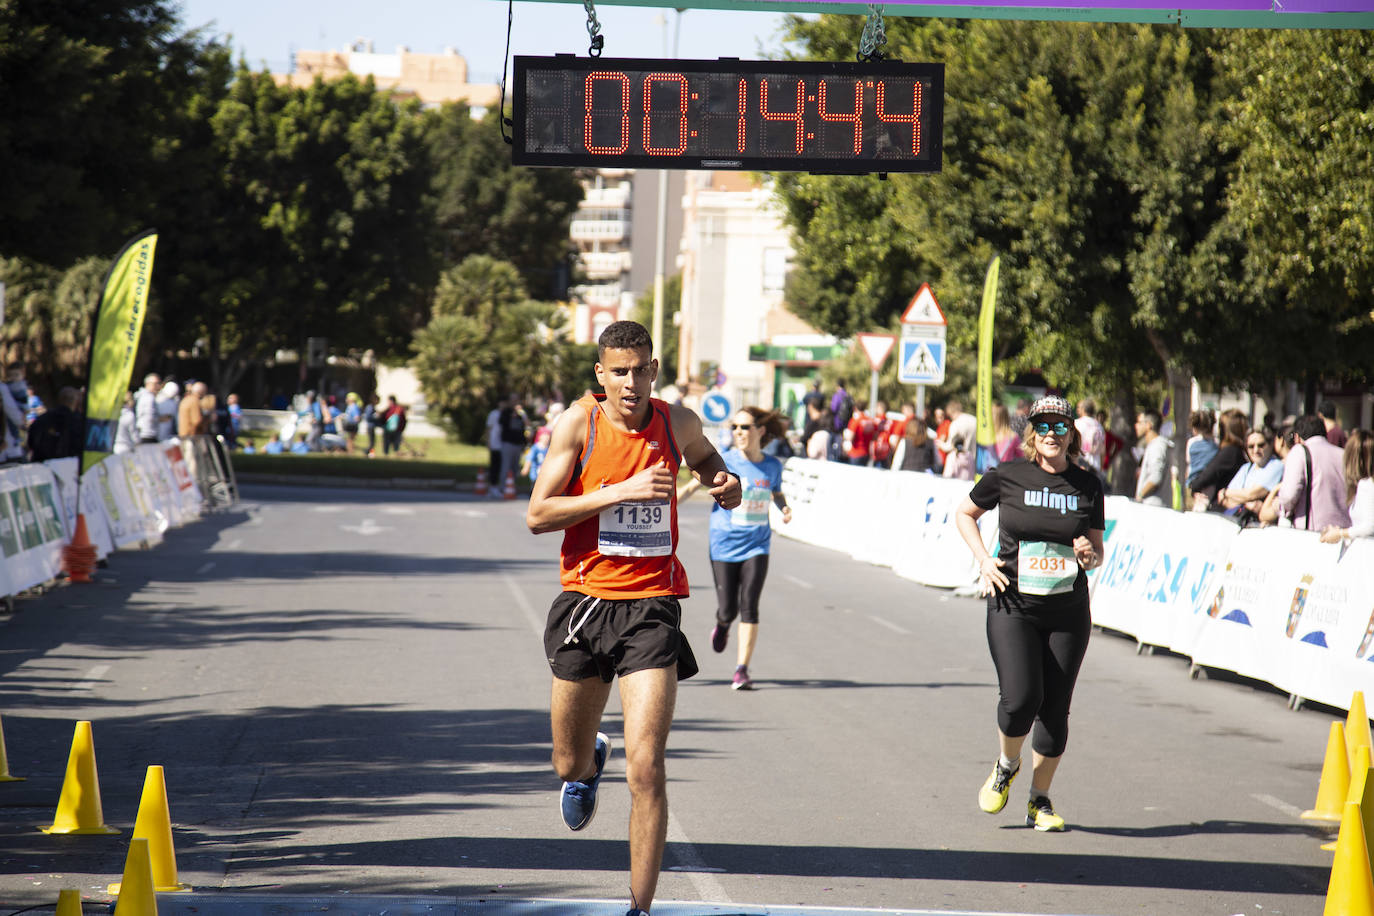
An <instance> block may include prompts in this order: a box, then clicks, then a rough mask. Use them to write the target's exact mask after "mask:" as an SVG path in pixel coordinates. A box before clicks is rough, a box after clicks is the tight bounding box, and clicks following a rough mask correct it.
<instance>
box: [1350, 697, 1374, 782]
mask: <svg viewBox="0 0 1374 916" xmlns="http://www.w3.org/2000/svg"><path fill="white" fill-rule="evenodd" d="M1372 744H1374V741H1371V740H1370V734H1369V716H1368V714H1366V713H1365V709H1364V691H1362V690H1356V691H1355V692H1354V694H1352V695H1351V697H1350V711H1349V712H1348V713H1346V716H1345V752H1346V753H1345V756H1346V757H1347V758H1349V760H1350V767H1351V770H1352V771H1353V770H1354V767H1355V748H1357V747H1359V746H1360V745H1364V746H1365V747H1369V746H1370V745H1372Z"/></svg>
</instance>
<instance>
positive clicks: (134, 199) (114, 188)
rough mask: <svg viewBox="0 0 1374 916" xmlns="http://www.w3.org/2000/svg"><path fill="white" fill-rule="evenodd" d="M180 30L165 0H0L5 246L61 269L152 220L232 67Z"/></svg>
mask: <svg viewBox="0 0 1374 916" xmlns="http://www.w3.org/2000/svg"><path fill="white" fill-rule="evenodd" d="M177 26H178V22H177V13H176V9H175V7H174V5H173V4H171V3H169V2H167V0H80V2H68V3H4V4H0V85H3V86H4V91H3V92H2V93H0V175H5V176H6V177H7V178H8V179H9V181H8V182H7V183H6V189H5V193H4V194H3V195H0V251H3V252H5V253H6V254H7V255H10V256H22V257H26V258H32V259H34V260H35V261H37V262H39V263H45V264H51V265H54V266H57V267H66V266H68V265H70V264H71V263H72V262H73V261H74V260H76V259H77V258H80V257H83V256H91V255H94V256H109V255H111V254H112V253H113V252H115V251H117V250H118V249H119V247H120V245H121V244H122V243H123V242H124V241H125V240H126V239H127V238H129V237H130V236H132V235H133V234H134V233H135V232H137V231H138V230H141V229H144V228H147V227H148V226H149V225H152V222H151V221H152V220H153V219H154V217H155V216H156V215H157V214H158V213H159V211H160V208H161V205H162V204H163V203H164V202H166V201H167V200H168V198H169V196H171V195H168V194H167V193H166V192H167V190H168V185H169V182H175V181H176V180H177V179H178V178H179V177H181V176H182V175H183V174H184V173H183V172H182V170H181V169H180V167H179V163H180V162H181V161H182V160H183V157H184V156H185V154H186V152H187V146H186V145H185V143H184V141H185V139H186V137H187V135H188V133H189V132H191V131H192V129H193V123H194V122H193V118H194V115H195V110H194V106H193V105H191V104H189V103H190V101H191V99H193V98H194V97H195V96H197V95H198V94H200V93H202V92H203V91H204V89H205V86H206V85H207V83H208V84H209V85H213V84H214V82H215V80H216V79H218V80H220V81H221V82H220V85H222V84H223V83H222V80H223V77H224V74H225V73H226V72H227V61H228V52H227V51H226V50H225V49H224V48H222V47H220V46H217V45H214V44H213V43H211V42H208V41H206V40H204V39H202V38H201V36H200V35H198V34H197V33H195V32H191V33H186V34H180V35H178V34H176V29H177Z"/></svg>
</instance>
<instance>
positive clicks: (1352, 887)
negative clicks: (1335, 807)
mask: <svg viewBox="0 0 1374 916" xmlns="http://www.w3.org/2000/svg"><path fill="white" fill-rule="evenodd" d="M1322 913H1323V914H1324V916H1374V876H1371V875H1370V871H1369V850H1368V848H1367V847H1366V845H1365V836H1364V821H1363V819H1362V818H1361V817H1360V806H1359V805H1357V804H1355V803H1354V802H1350V803H1348V804H1347V805H1346V806H1345V808H1344V810H1343V812H1342V815H1341V832H1340V836H1338V837H1337V838H1336V861H1335V862H1333V863H1332V865H1331V883H1330V884H1329V885H1327V888H1326V907H1325V909H1323V910H1322Z"/></svg>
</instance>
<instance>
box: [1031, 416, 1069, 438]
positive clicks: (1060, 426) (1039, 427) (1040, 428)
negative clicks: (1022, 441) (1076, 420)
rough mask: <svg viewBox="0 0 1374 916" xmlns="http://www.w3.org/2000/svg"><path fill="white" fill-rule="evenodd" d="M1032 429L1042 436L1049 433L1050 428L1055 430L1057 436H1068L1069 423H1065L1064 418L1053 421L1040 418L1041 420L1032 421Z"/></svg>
mask: <svg viewBox="0 0 1374 916" xmlns="http://www.w3.org/2000/svg"><path fill="white" fill-rule="evenodd" d="M1031 429H1033V430H1035V431H1036V432H1037V433H1039V434H1040V435H1042V436H1043V435H1046V434H1048V433H1049V431H1050V430H1054V434H1055V435H1056V436H1066V435H1068V433H1069V424H1067V423H1065V422H1064V421H1063V420H1056V421H1055V422H1053V423H1046V422H1045V421H1044V420H1040V421H1039V422H1036V423H1032V424H1031Z"/></svg>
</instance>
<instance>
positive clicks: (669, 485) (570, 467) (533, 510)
mask: <svg viewBox="0 0 1374 916" xmlns="http://www.w3.org/2000/svg"><path fill="white" fill-rule="evenodd" d="M586 426H587V412H586V410H585V409H583V408H581V407H578V406H576V405H574V406H572V407H569V408H568V409H567V410H566V411H565V412H564V413H563V416H561V417H559V419H558V423H557V424H556V425H555V426H554V428H553V437H552V439H551V440H550V441H549V453H548V455H546V456H545V458H544V464H543V465H542V466H541V467H540V469H539V477H538V479H536V480H535V482H534V489H533V491H532V492H531V493H530V505H529V508H528V509H527V510H526V511H525V524H527V525H529V528H530V530H531V531H533V532H534V533H535V534H544V533H545V532H549V531H562V530H563V529H565V528H571V527H572V526H573V525H576V524H577V523H578V522H581V521H585V520H586V519H589V518H591V517H592V516H594V515H599V514H600V513H601V510H602V509H605V508H607V507H609V506H614V505H616V504H617V503H623V502H629V501H631V500H653V499H662V500H666V499H670V498H672V495H673V484H674V480H673V474H672V472H671V471H669V470H668V467H667V465H664V464H656V465H654V466H653V467H650V468H645V469H644V470H642V471H640V472H639V473H638V474H636V475H634V476H633V477H631V478H629V479H628V480H622V481H620V482H619V483H613V484H610V485H608V486H604V487H597V488H596V489H593V490H591V491H590V492H587V493H582V494H580V495H577V496H570V495H568V494H567V492H566V491H567V489H568V484H569V483H570V482H571V481H572V475H573V471H574V470H575V469H576V467H577V458H578V456H579V455H580V454H581V453H582V446H583V441H582V439H583V435H584V433H583V430H585V429H586ZM736 502H738V500H736Z"/></svg>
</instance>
